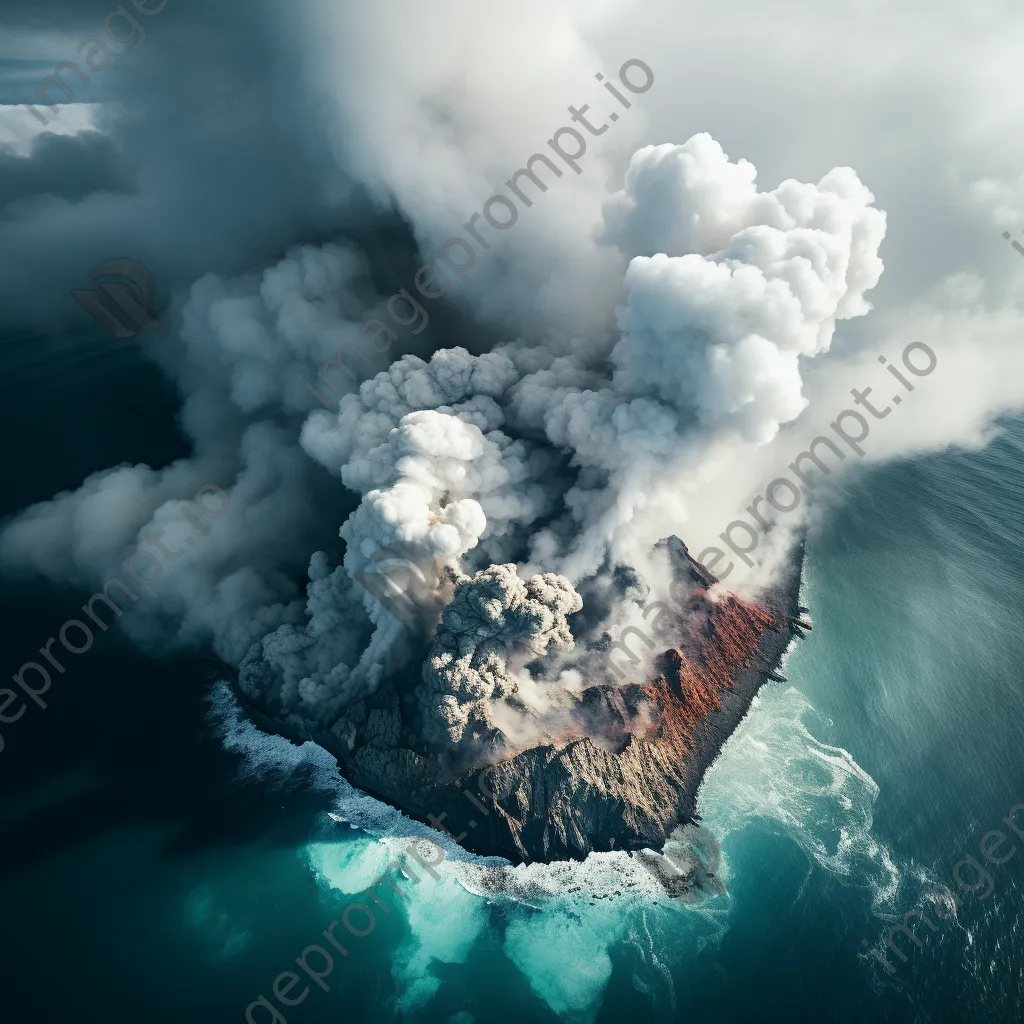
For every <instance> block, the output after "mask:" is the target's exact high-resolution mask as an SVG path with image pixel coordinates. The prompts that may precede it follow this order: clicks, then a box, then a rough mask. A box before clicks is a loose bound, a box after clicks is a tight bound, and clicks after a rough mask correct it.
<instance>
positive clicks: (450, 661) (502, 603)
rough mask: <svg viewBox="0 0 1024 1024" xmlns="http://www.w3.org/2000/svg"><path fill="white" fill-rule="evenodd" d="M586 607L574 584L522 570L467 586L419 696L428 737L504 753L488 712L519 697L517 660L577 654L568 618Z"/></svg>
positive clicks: (454, 604) (483, 576) (495, 571)
mask: <svg viewBox="0 0 1024 1024" xmlns="http://www.w3.org/2000/svg"><path fill="white" fill-rule="evenodd" d="M582 607H583V599H582V598H581V597H580V596H579V594H577V593H576V591H575V590H573V588H572V585H571V584H570V583H569V581H568V580H567V579H565V577H563V576H558V575H556V574H555V573H544V574H542V575H537V576H532V577H530V579H528V580H522V579H520V578H519V576H518V574H517V573H516V567H515V566H514V565H511V564H510V565H492V566H490V567H489V568H487V569H484V570H482V571H481V572H478V573H476V574H475V575H474V576H473V577H472V578H471V579H470V578H465V579H463V580H462V581H460V582H459V583H458V585H457V586H456V588H455V596H454V598H453V599H452V601H451V603H450V604H449V605H448V606H447V607H446V608H445V610H444V612H443V613H442V615H441V624H440V625H439V626H438V628H437V633H436V635H435V637H434V642H433V644H432V645H431V648H430V654H429V656H428V658H427V661H426V662H425V664H424V666H423V684H422V686H420V687H419V689H418V691H417V697H418V698H419V700H420V701H421V702H422V704H423V706H424V714H425V722H424V734H425V736H426V737H427V738H428V739H430V740H432V741H434V742H437V743H438V744H439V745H441V746H442V749H444V748H449V749H458V747H459V746H460V745H462V744H465V743H472V744H474V745H477V746H482V745H485V744H486V743H488V742H491V743H493V744H494V745H495V746H496V747H498V748H499V750H497V751H496V753H499V752H500V736H501V734H500V733H499V732H498V730H497V729H496V728H495V727H494V725H493V724H492V723H491V722H490V720H489V718H488V709H489V707H490V706H491V704H492V702H495V701H500V700H509V699H511V698H514V697H515V695H516V693H517V691H518V685H517V683H516V679H515V676H514V675H513V674H512V673H511V672H510V671H509V658H510V654H511V653H512V652H514V651H517V650H518V651H524V652H525V653H527V654H532V655H534V656H535V657H536V656H541V655H545V654H548V653H549V651H552V650H556V651H569V650H571V649H572V647H573V637H572V633H571V632H570V630H569V624H568V622H567V621H566V616H567V615H571V614H572V613H573V612H578V611H579V610H580V609H581V608H582ZM496 759H497V758H496Z"/></svg>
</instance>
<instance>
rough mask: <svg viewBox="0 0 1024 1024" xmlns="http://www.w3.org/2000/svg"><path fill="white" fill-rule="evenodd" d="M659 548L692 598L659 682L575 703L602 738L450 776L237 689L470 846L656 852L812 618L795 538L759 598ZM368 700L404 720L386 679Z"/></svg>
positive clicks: (540, 851) (345, 768)
mask: <svg viewBox="0 0 1024 1024" xmlns="http://www.w3.org/2000/svg"><path fill="white" fill-rule="evenodd" d="M667 546H668V549H669V555H670V558H671V560H672V564H673V570H674V573H675V576H676V579H677V581H678V582H679V583H680V584H681V585H682V586H684V587H685V591H686V592H687V593H688V595H689V596H688V599H687V604H686V616H685V628H683V629H682V630H681V632H680V635H679V636H678V637H677V636H673V637H672V641H673V642H674V643H675V646H673V647H669V648H668V649H666V650H664V651H663V652H662V653H661V655H660V656H659V657H658V658H657V659H656V661H655V669H654V671H656V672H657V673H658V674H657V675H656V676H655V677H654V678H647V679H646V680H645V681H638V682H627V683H624V684H622V685H608V684H600V685H597V686H592V687H589V688H587V689H585V690H583V691H582V693H581V694H580V703H581V707H582V708H584V709H586V710H588V712H589V713H597V714H600V715H601V716H602V720H603V721H604V723H605V728H604V729H603V730H602V732H603V734H604V735H603V737H602V741H601V742H600V743H595V741H594V740H593V739H591V738H590V737H589V736H582V737H580V738H576V739H570V740H568V741H567V742H564V743H558V744H551V745H542V746H537V747H533V748H531V749H528V750H524V751H521V752H519V753H517V754H516V755H515V756H513V757H510V758H508V759H507V760H503V761H500V762H499V763H497V764H493V765H490V766H488V767H486V768H474V769H472V770H470V771H467V772H464V773H462V774H460V775H458V777H456V778H451V777H450V776H449V777H448V778H445V776H444V773H443V772H441V773H439V772H438V770H437V769H438V765H437V762H436V760H431V759H430V758H428V757H424V756H423V754H422V752H417V751H415V750H413V749H409V748H406V747H404V746H402V747H399V748H398V749H394V748H392V749H389V750H387V751H382V750H378V749H376V748H375V747H374V746H373V744H372V742H367V743H365V744H364V745H362V746H359V747H357V748H355V749H354V748H353V745H352V744H351V742H348V743H345V742H340V741H339V737H338V730H337V729H336V728H335V729H332V730H322V731H317V732H316V733H315V734H310V733H308V732H306V731H304V730H297V729H296V728H294V727H293V726H290V725H288V724H286V723H284V722H282V721H280V720H278V719H276V718H271V717H269V716H267V715H266V714H265V713H263V712H262V711H261V710H260V709H259V708H257V707H255V706H254V705H253V704H252V703H251V702H250V701H249V700H247V699H246V698H245V695H244V694H242V693H241V692H240V691H239V688H238V687H237V685H236V687H235V689H236V693H237V694H238V696H239V698H240V699H241V701H242V703H243V706H244V707H245V708H246V710H247V711H248V712H249V714H250V717H251V718H252V719H253V721H254V722H255V723H256V724H257V725H258V726H260V727H261V728H263V729H265V730H267V731H270V732H275V733H280V734H283V735H285V736H288V737H289V738H291V739H293V740H295V741H298V742H302V741H304V740H309V739H311V740H313V741H314V742H316V743H318V744H320V745H321V746H323V747H325V748H326V749H327V750H329V751H330V752H331V753H332V754H334V756H335V757H337V759H338V764H339V768H340V770H341V773H342V774H343V775H344V776H345V777H346V778H347V779H348V780H349V781H350V782H351V783H352V784H353V785H354V786H357V787H358V788H359V789H361V790H363V791H364V792H366V793H368V794H370V795H371V796H374V797H376V798H377V799H380V800H383V801H385V802H387V803H389V804H392V805H393V806H396V807H398V808H400V809H401V810H402V811H404V812H405V813H406V814H409V815H410V816H411V817H413V818H416V819H418V820H419V821H422V822H424V823H426V824H430V825H432V826H434V827H437V828H442V829H444V830H445V831H447V832H448V833H449V834H450V835H451V836H452V837H453V838H455V840H456V841H457V842H459V843H460V845H462V846H463V847H464V848H465V849H467V850H469V851H471V852H473V853H477V854H480V855H485V856H499V857H503V858H505V859H507V860H509V861H511V862H512V863H514V864H518V863H523V862H531V861H542V862H550V861H556V860H569V859H583V858H584V857H586V856H587V854H589V853H591V852H593V851H608V850H641V849H653V850H660V849H661V848H662V847H663V846H664V844H665V842H666V840H667V839H668V838H669V836H670V834H671V833H672V832H673V830H674V829H676V828H677V827H678V826H680V825H685V824H687V823H689V822H695V821H698V820H699V816H698V814H697V794H698V791H699V788H700V784H701V781H702V780H703V778H704V775H705V773H706V772H707V770H708V768H710V766H711V765H712V763H713V762H714V760H715V759H716V758H717V757H718V754H719V753H720V751H721V749H722V746H723V745H724V743H725V741H726V740H727V739H728V738H729V736H731V735H732V733H733V732H734V731H735V729H736V727H737V726H738V725H739V723H740V722H741V721H742V719H743V717H744V716H745V715H746V713H747V711H748V710H749V708H750V705H751V703H752V701H753V699H754V697H755V696H756V694H757V692H758V690H759V689H760V688H761V686H762V685H764V684H765V682H767V681H769V680H771V679H780V678H781V677H780V676H778V673H777V669H778V666H779V663H780V662H781V660H782V657H783V655H784V654H785V652H786V650H787V648H788V647H789V645H790V643H791V641H792V639H793V637H794V635H795V634H797V635H798V634H799V632H800V630H801V629H803V628H809V626H808V624H807V623H805V622H804V621H803V620H802V619H801V618H800V615H801V613H802V612H803V611H804V609H802V608H801V607H800V605H799V591H800V570H801V565H802V559H803V550H802V545H801V546H799V547H798V548H797V550H796V552H795V554H794V557H793V559H792V560H791V562H790V565H789V567H788V569H787V570H786V572H785V573H784V575H783V577H782V578H781V579H780V580H779V581H778V582H776V583H775V584H774V585H773V586H771V587H769V588H767V589H766V590H765V591H763V592H762V593H761V594H760V595H759V598H758V600H757V601H756V602H752V601H744V600H741V599H739V598H737V597H735V596H733V595H731V594H727V595H724V596H720V597H717V599H712V598H711V597H709V596H708V591H709V590H710V588H711V587H712V586H713V585H714V584H715V583H716V580H715V578H714V577H713V576H712V575H711V574H710V573H709V572H708V571H707V569H706V568H705V567H704V566H702V565H701V564H700V563H698V562H697V561H696V560H695V559H694V558H693V557H692V556H691V555H690V554H689V551H688V550H687V548H686V546H685V545H684V544H683V543H682V542H681V541H680V540H678V538H675V537H673V538H670V540H669V541H668V542H667ZM373 704H374V705H375V706H373V707H369V708H362V709H360V712H361V716H362V718H363V720H364V721H367V722H368V723H372V722H374V721H375V720H376V721H377V722H378V723H380V722H385V723H387V722H389V721H391V722H393V721H400V720H401V701H400V698H399V697H398V696H397V694H396V691H395V689H394V688H391V687H382V688H381V690H380V692H379V695H378V698H377V700H376V701H374V702H373ZM375 716H376V719H375ZM389 716H390V717H389ZM609 726H610V727H609ZM609 736H611V737H612V738H611V740H610V741H609V739H608V737H609Z"/></svg>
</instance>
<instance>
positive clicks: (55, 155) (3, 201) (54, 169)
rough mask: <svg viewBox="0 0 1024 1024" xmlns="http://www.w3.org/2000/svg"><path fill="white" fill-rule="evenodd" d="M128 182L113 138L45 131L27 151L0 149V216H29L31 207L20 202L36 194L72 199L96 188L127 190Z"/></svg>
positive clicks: (97, 133)
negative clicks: (20, 152) (18, 152)
mask: <svg viewBox="0 0 1024 1024" xmlns="http://www.w3.org/2000/svg"><path fill="white" fill-rule="evenodd" d="M131 187H132V176H131V175H130V174H129V173H128V172H127V170H126V168H125V167H124V165H123V164H122V163H121V160H120V158H119V156H118V153H117V147H116V146H115V144H114V142H113V140H112V139H110V138H109V137H107V136H105V135H102V134H100V133H99V132H81V133H80V134H78V135H54V134H52V133H50V132H43V134H42V135H39V136H37V137H36V139H35V141H34V144H33V146H32V151H31V152H30V153H29V154H28V155H27V156H18V155H17V154H15V153H14V152H11V151H8V152H4V151H3V150H0V215H4V216H19V215H21V216H28V215H30V208H28V207H26V206H25V205H24V203H23V201H24V200H28V199H32V198H36V197H43V196H52V197H56V198H58V199H66V200H69V201H73V200H78V199H84V198H85V197H86V196H89V195H92V194H93V193H94V192H128V191H129V190H130V189H131ZM11 207H14V209H11Z"/></svg>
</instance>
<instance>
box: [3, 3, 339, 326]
mask: <svg viewBox="0 0 1024 1024" xmlns="http://www.w3.org/2000/svg"><path fill="white" fill-rule="evenodd" d="M82 10H83V7H82V5H71V4H64V3H59V2H58V3H43V4H36V3H34V4H28V3H16V4H10V3H7V4H4V5H3V6H2V7H0V25H3V26H4V27H5V28H8V29H11V30H14V29H18V28H22V29H28V28H31V27H33V26H38V25H45V26H47V28H48V29H49V30H51V31H54V30H57V29H59V30H60V31H61V33H62V34H63V33H64V31H65V30H66V33H67V38H68V44H67V51H68V52H67V53H66V54H63V55H62V58H61V59H68V60H73V59H76V58H77V59H79V60H80V59H81V57H80V56H79V55H78V54H76V52H75V44H76V41H77V40H78V39H81V38H84V37H85V36H86V35H88V34H90V33H95V32H97V31H100V32H101V31H102V23H103V17H104V15H105V13H106V12H107V11H109V10H110V5H107V6H102V7H92V6H91V5H89V6H88V8H87V10H88V13H89V15H90V17H89V18H83V17H81V14H82ZM287 17H288V15H287V11H284V10H282V9H281V5H276V4H272V3H270V2H269V0H245V2H243V0H227V2H224V3H221V4H218V5H216V6H200V5H197V4H186V3H177V4H175V3H170V4H168V6H167V9H166V10H164V11H163V12H162V13H161V14H160V15H159V17H157V18H153V19H150V20H148V21H147V25H146V28H147V41H146V44H145V46H143V47H141V48H140V49H138V50H137V51H135V52H129V51H126V50H125V49H124V48H123V47H120V48H118V49H119V51H123V52H118V53H117V55H116V57H115V59H114V60H112V61H111V63H110V65H109V66H108V67H107V68H105V69H104V70H103V71H101V72H98V73H95V74H93V75H92V76H91V80H90V81H89V82H88V83H86V84H83V83H81V82H79V81H78V80H77V79H75V80H74V88H75V100H76V102H80V103H98V102H100V101H103V102H102V103H101V105H100V106H99V107H98V108H93V109H94V110H97V109H98V114H96V116H95V127H96V128H97V129H98V130H99V131H100V132H102V133H103V134H104V135H106V136H108V137H109V139H110V142H109V144H108V145H109V147H110V148H108V149H106V150H104V149H103V148H102V144H100V143H98V142H97V141H95V140H94V139H90V140H89V141H83V140H78V141H77V142H59V141H57V140H50V141H47V142H45V143H40V144H37V147H36V149H35V150H34V151H33V153H32V155H31V157H30V162H32V163H33V164H35V165H36V166H37V167H38V168H39V170H33V169H31V168H28V167H26V166H25V165H23V164H21V163H18V162H16V160H15V158H13V157H9V156H8V157H5V159H4V163H3V169H2V170H0V182H2V184H0V188H6V189H7V190H8V192H9V195H10V198H8V200H7V201H8V202H10V201H11V199H17V198H21V197H23V196H25V195H26V194H27V195H32V194H33V191H32V190H33V189H37V188H38V189H39V190H40V191H45V192H51V193H52V194H54V195H57V196H59V197H60V198H61V200H62V201H60V202H57V203H48V204H39V205H38V206H37V207H35V208H34V209H33V211H32V214H31V216H24V215H22V216H19V217H17V218H12V217H7V218H6V219H2V220H0V251H3V252H4V254H5V256H6V257H7V259H6V260H5V263H6V266H7V270H6V272H5V274H4V275H3V278H2V280H0V326H2V325H3V324H7V325H10V324H11V323H16V324H23V325H27V326H43V327H47V326H53V325H54V324H55V323H56V322H58V321H59V320H64V319H70V318H80V316H81V311H80V309H78V308H77V306H76V305H75V303H74V302H73V300H72V299H70V297H69V295H68V292H69V291H70V289H72V288H75V287H81V286H82V284H83V280H84V275H85V274H86V272H87V271H88V268H89V267H91V266H93V265H94V264H96V263H98V262H101V261H103V260H105V259H110V258H111V257H112V256H118V255H130V256H131V257H132V258H135V259H138V260H140V261H142V262H144V263H145V264H146V265H147V266H149V267H150V268H152V270H153V273H154V274H155V275H156V277H157V279H158V280H159V281H160V282H161V285H162V287H163V288H165V289H169V290H173V289H175V287H176V286H179V285H180V286H187V285H188V284H189V283H191V281H192V280H194V279H195V278H197V277H199V276H201V275H202V274H203V273H205V272H207V271H221V272H237V271H241V270H245V269H249V268H250V267H253V266H262V265H264V264H266V263H267V262H269V260H270V259H272V258H273V257H274V256H276V255H278V254H280V253H281V252H283V250H284V249H286V248H287V247H288V246H289V245H290V244H292V243H295V242H298V241H305V240H308V239H310V238H313V239H315V238H317V237H322V236H323V235H324V234H326V233H328V232H330V231H331V229H332V228H334V227H336V226H338V225H340V224H341V223H342V222H343V219H344V218H345V217H346V213H345V206H346V200H347V198H348V197H349V196H350V194H351V187H350V184H349V182H348V180H347V179H346V178H345V176H344V175H343V174H342V173H341V172H339V170H338V168H337V164H336V162H335V161H334V159H332V158H331V156H330V154H329V152H328V148H327V144H326V142H325V140H324V133H323V131H322V126H320V125H318V123H317V121H316V117H315V111H313V110H312V109H311V107H310V104H308V103H307V102H306V98H305V97H304V96H303V94H302V92H301V90H299V89H297V88H296V86H295V83H296V82H297V81H300V80H301V74H300V70H301V57H302V54H301V53H300V52H299V47H298V45H296V44H295V42H294V33H290V32H289V31H288V30H287V24H286V23H285V21H286V19H287ZM65 18H66V20H64V19H65ZM282 19H284V21H282ZM27 35H28V33H26V36H27ZM51 51H52V46H51V44H50V42H48V43H47V46H46V53H45V54H44V53H41V52H40V53H30V54H24V55H20V56H24V57H25V58H26V59H31V58H41V57H50V56H51ZM50 67H51V70H52V65H51V66H50ZM4 98H5V99H6V100H8V101H9V100H10V96H5V97H4ZM108 100H109V101H110V102H107V101H108ZM57 111H58V114H57V118H56V121H55V123H53V125H52V126H53V127H54V128H57V127H59V126H60V125H61V123H62V118H63V119H64V120H65V121H66V120H68V118H69V110H68V108H67V107H64V108H57ZM45 112H46V114H47V115H48V116H50V111H49V110H46V111H45ZM2 115H3V117H4V119H5V122H7V123H9V122H10V121H11V119H15V118H19V117H20V118H22V119H24V121H25V122H26V125H27V126H28V129H29V131H31V129H32V128H33V127H35V128H39V127H40V125H39V124H38V122H36V121H34V120H33V117H32V115H31V114H30V113H29V112H28V111H27V110H25V109H24V108H22V107H14V106H5V107H3V108H2ZM65 130H66V129H65ZM75 146H77V147H78V152H79V153H84V152H85V151H88V152H89V153H90V154H91V156H90V160H89V161H88V163H87V165H86V166H85V167H78V166H75V164H72V165H70V166H68V167H66V169H65V168H62V167H61V166H59V164H60V160H59V159H58V157H59V155H60V153H61V152H70V151H71V150H70V149H64V148H63V147H75ZM40 147H41V148H40ZM115 150H116V152H117V153H119V154H120V155H121V167H122V168H123V167H130V168H132V169H133V171H134V172H135V179H134V183H133V184H134V188H133V189H132V191H131V193H130V194H125V184H126V181H125V178H124V172H123V170H117V169H116V165H115V163H114V157H113V154H114V151H115ZM44 168H45V173H43V171H44ZM12 175H13V180H12V177H11V176H12ZM72 177H75V178H76V182H75V183H74V184H72V182H71V180H70V179H71V178H72ZM28 179H31V181H30V180H28ZM43 179H45V183H44V181H43ZM97 186H98V187H97ZM35 194H38V192H36V193H35Z"/></svg>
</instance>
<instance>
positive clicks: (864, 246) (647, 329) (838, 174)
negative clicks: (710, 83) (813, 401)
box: [605, 135, 885, 444]
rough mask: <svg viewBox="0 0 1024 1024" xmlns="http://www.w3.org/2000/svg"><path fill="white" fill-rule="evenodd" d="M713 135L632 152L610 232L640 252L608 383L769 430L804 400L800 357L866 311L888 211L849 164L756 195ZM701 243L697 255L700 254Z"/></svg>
mask: <svg viewBox="0 0 1024 1024" xmlns="http://www.w3.org/2000/svg"><path fill="white" fill-rule="evenodd" d="M755 173H756V172H755V169H754V167H753V166H752V165H751V164H750V163H748V162H747V161H745V160H741V161H740V162H739V163H735V164H734V163H731V162H730V161H729V160H728V158H727V157H726V155H725V153H724V152H723V151H722V148H721V146H719V145H718V143H717V142H715V141H714V140H713V139H712V138H710V136H708V135H697V136H694V138H692V139H691V140H690V141H689V142H687V143H686V144H684V145H682V146H649V147H647V148H646V149H643V150H640V152H638V153H636V154H635V155H634V157H633V159H632V161H631V162H630V168H629V171H628V172H627V174H626V187H625V189H624V190H623V191H622V192H620V193H617V194H616V195H615V196H613V197H612V199H611V200H609V202H608V203H607V204H606V218H607V221H608V229H607V231H606V234H605V237H606V238H607V240H609V241H612V242H614V243H616V244H617V245H618V246H619V247H620V248H621V249H623V250H624V251H625V252H626V253H632V252H636V253H651V252H653V253H654V255H653V256H648V255H638V256H637V257H636V258H635V259H633V260H632V262H631V263H630V266H629V270H628V272H627V274H626V287H627V290H628V298H627V300H626V306H625V309H624V311H623V312H622V314H621V315H620V317H619V324H620V327H621V328H622V330H623V332H624V337H623V339H622V340H621V341H620V342H619V344H618V345H616V347H615V349H614V351H613V352H612V362H613V363H614V365H615V367H616V370H617V373H616V376H615V386H616V388H617V389H618V390H620V391H623V392H625V393H635V392H637V391H643V392H652V391H653V393H655V394H657V395H658V397H659V398H661V399H662V400H663V401H665V402H668V403H671V404H673V405H676V406H677V407H681V408H684V409H695V410H696V413H697V417H698V419H699V420H700V421H701V422H702V423H704V424H707V425H710V426H715V425H717V424H718V423H719V422H721V421H731V422H733V423H735V424H736V425H737V426H738V428H739V429H740V431H741V433H742V434H743V435H744V436H745V437H746V438H748V439H749V440H751V441H753V442H755V443H760V444H763V443H765V442H767V441H770V440H771V439H772V437H774V436H775V434H776V432H777V431H778V427H779V424H780V423H786V422H789V421H790V420H792V419H794V418H795V417H796V416H797V415H798V414H799V413H800V411H801V410H802V409H803V407H804V406H805V405H806V399H805V398H804V396H803V394H802V390H801V384H802V380H801V372H800V366H799V362H798V357H799V356H815V355H818V354H820V353H821V352H825V351H827V350H828V348H829V345H830V344H831V341H832V335H833V333H834V331H835V321H836V320H837V319H841V318H849V317H853V316H862V315H864V314H865V313H866V312H868V310H869V309H870V308H871V307H870V305H869V304H868V303H867V302H866V301H865V299H864V292H865V291H867V290H868V289H870V288H873V287H874V286H875V285H876V284H877V283H878V279H879V277H880V276H881V272H882V263H881V260H880V259H879V258H878V247H879V245H880V244H881V241H882V238H883V236H884V234H885V215H884V214H883V213H881V212H880V211H879V210H876V209H874V208H873V207H872V206H871V203H872V201H873V198H874V197H873V196H872V195H871V193H870V192H869V191H868V190H867V189H866V188H865V187H864V186H863V185H862V184H861V182H860V181H859V179H858V178H857V175H856V174H855V173H854V172H853V171H852V170H851V169H849V168H837V169H835V170H833V171H831V172H830V173H829V174H827V175H826V176H825V177H823V178H822V179H821V181H820V182H819V183H818V184H817V185H804V184H801V183H799V182H796V181H785V182H783V183H782V184H781V185H780V186H779V187H778V188H777V189H775V190H774V191H773V192H769V193H759V192H758V191H757V188H756V186H755V184H754V178H755ZM705 254H706V255H705Z"/></svg>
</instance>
